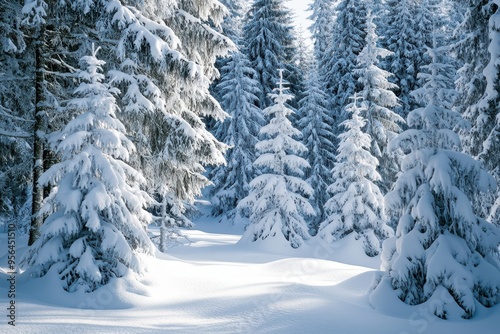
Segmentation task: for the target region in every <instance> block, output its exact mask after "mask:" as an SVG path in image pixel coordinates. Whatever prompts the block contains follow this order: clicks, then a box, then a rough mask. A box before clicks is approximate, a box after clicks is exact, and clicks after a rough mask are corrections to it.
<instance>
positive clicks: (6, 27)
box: [0, 1, 33, 230]
mask: <svg viewBox="0 0 500 334" xmlns="http://www.w3.org/2000/svg"><path fill="white" fill-rule="evenodd" d="M0 8H1V9H0V152H2V154H0V222H1V223H0V225H4V224H7V223H10V222H18V224H17V227H18V228H19V229H20V230H25V229H26V223H27V222H28V221H29V217H30V215H31V212H30V206H31V205H30V204H31V198H30V187H29V185H30V180H31V175H30V171H31V169H32V161H31V160H32V159H31V151H30V149H29V147H30V146H31V143H32V130H31V121H32V120H33V117H32V115H33V113H32V112H33V110H32V98H33V90H32V85H33V83H32V81H31V80H29V74H30V73H32V71H33V66H32V65H31V64H32V63H33V58H31V57H28V56H27V55H28V54H29V53H28V52H27V50H26V49H27V43H26V40H25V36H24V34H23V31H22V26H21V20H20V17H21V15H20V14H21V8H22V5H21V4H20V3H19V2H18V1H0ZM0 227H1V226H0Z"/></svg>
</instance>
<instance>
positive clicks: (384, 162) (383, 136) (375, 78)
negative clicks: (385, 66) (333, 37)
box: [354, 14, 404, 194]
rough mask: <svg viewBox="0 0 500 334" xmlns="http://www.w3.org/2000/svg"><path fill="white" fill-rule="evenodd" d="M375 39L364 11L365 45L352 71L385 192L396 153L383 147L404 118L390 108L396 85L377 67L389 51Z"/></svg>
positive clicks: (395, 166) (391, 179) (392, 175)
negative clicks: (363, 104)
mask: <svg viewBox="0 0 500 334" xmlns="http://www.w3.org/2000/svg"><path fill="white" fill-rule="evenodd" d="M377 41H378V36H377V34H376V32H375V24H374V23H373V18H372V16H371V14H368V19H367V24H366V38H365V47H364V48H363V50H362V51H361V52H360V54H359V56H358V59H357V65H356V69H355V70H354V72H355V73H356V75H357V76H358V82H359V84H360V86H361V90H360V96H361V97H362V98H363V102H364V103H365V104H366V110H365V111H364V113H365V114H364V115H363V116H364V117H365V119H366V129H364V131H365V133H366V134H368V135H369V136H370V137H371V140H372V143H371V147H370V152H371V154H372V155H373V156H374V157H375V158H377V159H378V161H379V163H380V165H379V166H378V172H379V173H380V175H381V177H382V179H381V180H379V182H378V183H379V187H380V189H381V190H382V193H383V194H385V193H387V191H389V190H390V188H391V186H392V183H393V182H394V178H395V177H396V173H397V172H398V171H399V166H398V162H399V161H398V159H397V152H391V151H389V150H388V148H387V146H388V143H389V142H390V141H391V140H392V139H393V138H394V136H395V135H396V133H398V132H400V130H401V129H400V125H399V124H401V123H404V119H403V118H401V117H400V116H399V115H398V114H396V113H395V112H394V111H393V110H392V108H394V107H396V106H397V105H398V100H397V97H396V95H395V94H394V93H393V92H392V89H394V88H396V86H395V85H394V84H392V83H390V82H389V81H388V78H389V77H390V76H392V73H389V72H387V71H385V70H382V69H381V68H379V67H378V66H377V65H378V64H379V62H380V58H384V57H386V56H388V55H389V54H390V52H389V51H388V50H386V49H383V48H380V47H378V46H377Z"/></svg>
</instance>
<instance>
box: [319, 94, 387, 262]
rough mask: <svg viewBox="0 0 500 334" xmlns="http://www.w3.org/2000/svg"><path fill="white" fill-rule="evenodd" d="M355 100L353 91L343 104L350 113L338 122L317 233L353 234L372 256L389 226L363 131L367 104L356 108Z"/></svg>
mask: <svg viewBox="0 0 500 334" xmlns="http://www.w3.org/2000/svg"><path fill="white" fill-rule="evenodd" d="M357 100H358V98H357V97H356V95H355V96H354V97H353V102H352V103H351V104H349V105H348V106H347V108H346V111H347V112H348V113H350V114H351V115H352V116H351V118H349V119H347V120H346V121H344V122H342V124H341V125H342V126H344V127H345V128H346V132H344V133H342V134H341V135H340V136H339V137H340V145H339V148H338V154H337V156H336V164H335V167H334V168H333V171H332V173H333V178H332V179H333V180H334V182H333V183H332V184H331V185H330V186H329V187H328V192H329V193H330V194H331V198H330V199H329V200H328V201H327V202H326V204H325V212H326V219H325V220H324V221H323V222H322V223H321V226H320V227H319V232H318V235H319V236H320V237H321V238H323V239H324V240H325V241H326V242H328V243H332V242H334V241H338V240H341V239H343V238H345V237H347V236H349V235H353V236H354V240H359V242H361V243H362V244H360V247H362V249H363V251H364V252H365V254H366V255H368V256H376V255H378V254H379V253H380V250H381V242H382V241H383V240H385V239H387V238H388V237H389V236H391V234H392V230H391V229H390V228H389V227H388V226H387V225H386V224H385V221H384V220H385V216H384V203H383V196H382V193H381V192H380V189H379V188H378V186H377V185H376V184H375V183H374V182H375V181H380V174H379V173H378V172H377V170H376V168H377V166H378V160H377V159H376V158H375V157H374V156H373V155H372V154H371V153H370V148H371V145H372V144H371V137H370V135H368V134H366V133H364V132H363V128H364V127H365V125H366V123H367V122H366V120H365V119H364V118H363V116H361V113H365V114H366V113H367V107H368V105H367V103H364V104H363V105H362V106H361V108H359V107H358V103H359V102H358V101H357Z"/></svg>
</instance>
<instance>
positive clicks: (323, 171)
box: [298, 70, 335, 234]
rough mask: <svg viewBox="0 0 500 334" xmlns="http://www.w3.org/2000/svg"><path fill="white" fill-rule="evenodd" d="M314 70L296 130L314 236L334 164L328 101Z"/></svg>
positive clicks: (321, 218)
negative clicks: (302, 152) (305, 163)
mask: <svg viewBox="0 0 500 334" xmlns="http://www.w3.org/2000/svg"><path fill="white" fill-rule="evenodd" d="M317 72H318V71H317V70H313V72H312V73H310V74H309V79H308V80H307V82H306V86H307V90H306V91H305V96H304V98H302V100H301V101H300V102H299V107H300V108H299V110H298V114H299V115H300V120H299V128H300V129H301V130H302V135H303V140H302V142H303V143H304V145H305V146H306V147H307V157H306V158H307V161H308V162H309V165H310V166H311V167H310V168H309V169H308V170H307V172H306V178H307V182H308V183H309V184H310V185H311V187H312V188H313V189H314V196H313V197H312V200H311V202H312V206H313V207H314V210H315V211H316V213H317V215H316V217H315V219H314V220H312V221H311V223H310V224H309V225H310V227H311V232H312V234H316V231H317V229H318V225H319V222H321V221H323V220H324V219H325V216H324V210H323V207H324V205H325V203H326V200H327V193H326V189H327V187H328V185H330V184H331V183H332V178H331V170H332V168H333V163H334V161H335V156H334V153H333V152H334V151H335V147H334V144H333V143H334V140H333V137H334V134H333V133H332V126H333V123H334V121H333V119H332V118H331V117H330V115H329V112H328V109H327V106H328V99H327V96H326V94H325V93H324V92H323V89H322V88H321V86H320V83H319V79H318V74H317Z"/></svg>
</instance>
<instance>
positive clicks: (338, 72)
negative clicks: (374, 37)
mask: <svg viewBox="0 0 500 334" xmlns="http://www.w3.org/2000/svg"><path fill="white" fill-rule="evenodd" d="M366 14H367V5H366V2H365V1H364V0H342V1H341V2H340V3H339V4H338V5H337V7H336V12H335V17H336V19H335V22H334V26H333V33H332V37H331V42H330V43H329V46H330V47H329V48H328V49H327V50H326V52H325V54H324V55H323V59H321V60H319V65H320V66H321V68H324V71H325V72H324V73H325V74H324V79H323V80H324V84H325V92H326V94H327V95H328V96H330V101H329V108H328V109H330V112H331V116H332V117H333V119H334V120H335V124H334V127H333V128H334V133H335V134H336V135H337V134H338V133H339V125H340V123H342V121H343V120H344V119H345V115H344V114H343V112H344V108H345V106H346V105H347V104H348V103H349V98H350V97H351V96H353V95H354V93H355V92H356V91H358V90H359V85H358V84H357V76H356V74H355V72H354V69H355V68H356V62H357V57H358V55H359V54H360V52H361V50H363V48H364V46H365V37H366ZM320 75H321V73H320Z"/></svg>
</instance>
